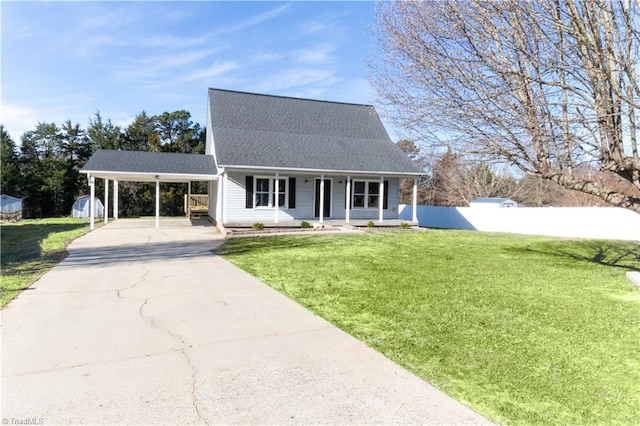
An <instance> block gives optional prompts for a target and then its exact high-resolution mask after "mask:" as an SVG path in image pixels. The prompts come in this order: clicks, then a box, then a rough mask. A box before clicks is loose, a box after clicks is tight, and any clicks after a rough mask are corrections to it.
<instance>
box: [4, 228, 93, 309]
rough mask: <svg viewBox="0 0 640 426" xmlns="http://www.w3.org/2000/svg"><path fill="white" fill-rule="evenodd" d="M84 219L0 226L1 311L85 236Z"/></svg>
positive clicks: (86, 230)
mask: <svg viewBox="0 0 640 426" xmlns="http://www.w3.org/2000/svg"><path fill="white" fill-rule="evenodd" d="M88 231H89V224H88V223H86V221H85V219H71V218H54V219H33V220H22V221H20V222H16V223H3V224H2V226H0V238H1V245H2V255H1V257H0V259H1V260H0V268H1V270H2V282H1V284H0V290H1V292H0V293H1V294H0V306H2V307H4V306H5V305H6V304H7V303H9V302H10V301H11V300H13V299H14V298H15V297H16V296H17V295H18V294H20V292H21V291H22V290H25V289H26V288H28V287H29V286H30V285H31V284H32V283H33V282H34V281H35V280H37V279H38V278H40V276H41V275H42V274H44V273H45V272H47V271H48V270H49V269H51V268H53V267H54V266H55V264H56V263H58V262H59V261H60V260H62V259H64V258H65V257H66V255H67V252H66V250H65V248H66V247H67V244H69V242H71V241H72V240H74V239H75V238H77V237H79V236H81V235H83V234H85V233H87V232H88Z"/></svg>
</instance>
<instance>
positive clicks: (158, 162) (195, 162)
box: [81, 150, 217, 176]
mask: <svg viewBox="0 0 640 426" xmlns="http://www.w3.org/2000/svg"><path fill="white" fill-rule="evenodd" d="M81 171H82V172H84V173H87V172H119V173H151V174H158V175H162V174H169V175H207V176H211V175H216V173H217V169H216V164H215V162H214V160H213V157H212V156H210V155H202V154H177V153H170V152H144V151H112V150H98V151H96V152H95V153H94V154H93V155H92V156H91V158H90V159H89V161H87V163H86V164H85V166H84V167H83V168H82V170H81Z"/></svg>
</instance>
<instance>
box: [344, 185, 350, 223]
mask: <svg viewBox="0 0 640 426" xmlns="http://www.w3.org/2000/svg"><path fill="white" fill-rule="evenodd" d="M346 199H347V211H346V212H345V214H344V217H345V221H346V222H347V223H349V214H350V213H351V176H347V196H346Z"/></svg>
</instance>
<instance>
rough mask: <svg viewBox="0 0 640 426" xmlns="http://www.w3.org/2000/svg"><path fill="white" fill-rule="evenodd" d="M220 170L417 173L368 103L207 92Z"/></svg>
mask: <svg viewBox="0 0 640 426" xmlns="http://www.w3.org/2000/svg"><path fill="white" fill-rule="evenodd" d="M209 111H210V114H211V116H210V119H211V121H210V124H209V126H210V128H208V129H207V131H211V132H212V134H213V140H214V145H215V154H216V161H217V163H218V166H219V167H231V168H232V167H234V166H235V167H256V168H261V167H265V168H282V169H309V170H326V171H329V170H335V171H355V172H374V173H375V172H383V173H390V174H393V173H398V174H422V173H423V172H422V171H421V170H420V169H419V168H418V167H417V166H416V165H415V163H414V162H413V161H412V160H411V159H409V158H408V156H407V155H406V154H405V153H404V152H402V151H401V150H400V149H399V148H398V147H397V146H396V145H395V144H394V143H393V142H392V141H391V139H390V138H389V135H388V134H387V132H386V130H385V129H384V126H383V125H382V122H381V121H380V118H379V117H378V114H377V113H376V111H375V109H374V108H373V106H371V105H357V104H346V103H338V102H326V101H317V100H310V99H298V98H289V97H281V96H269V95H260V94H253V93H244V92H235V91H228V90H220V89H209Z"/></svg>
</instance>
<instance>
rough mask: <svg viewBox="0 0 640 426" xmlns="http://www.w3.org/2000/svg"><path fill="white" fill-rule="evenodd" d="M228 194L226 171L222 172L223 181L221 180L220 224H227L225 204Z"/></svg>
mask: <svg viewBox="0 0 640 426" xmlns="http://www.w3.org/2000/svg"><path fill="white" fill-rule="evenodd" d="M227 192H229V175H228V174H227V171H226V170H225V171H224V175H223V179H222V223H223V224H224V223H227V204H229V203H228V202H227V200H228V198H229V197H228V194H227Z"/></svg>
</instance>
